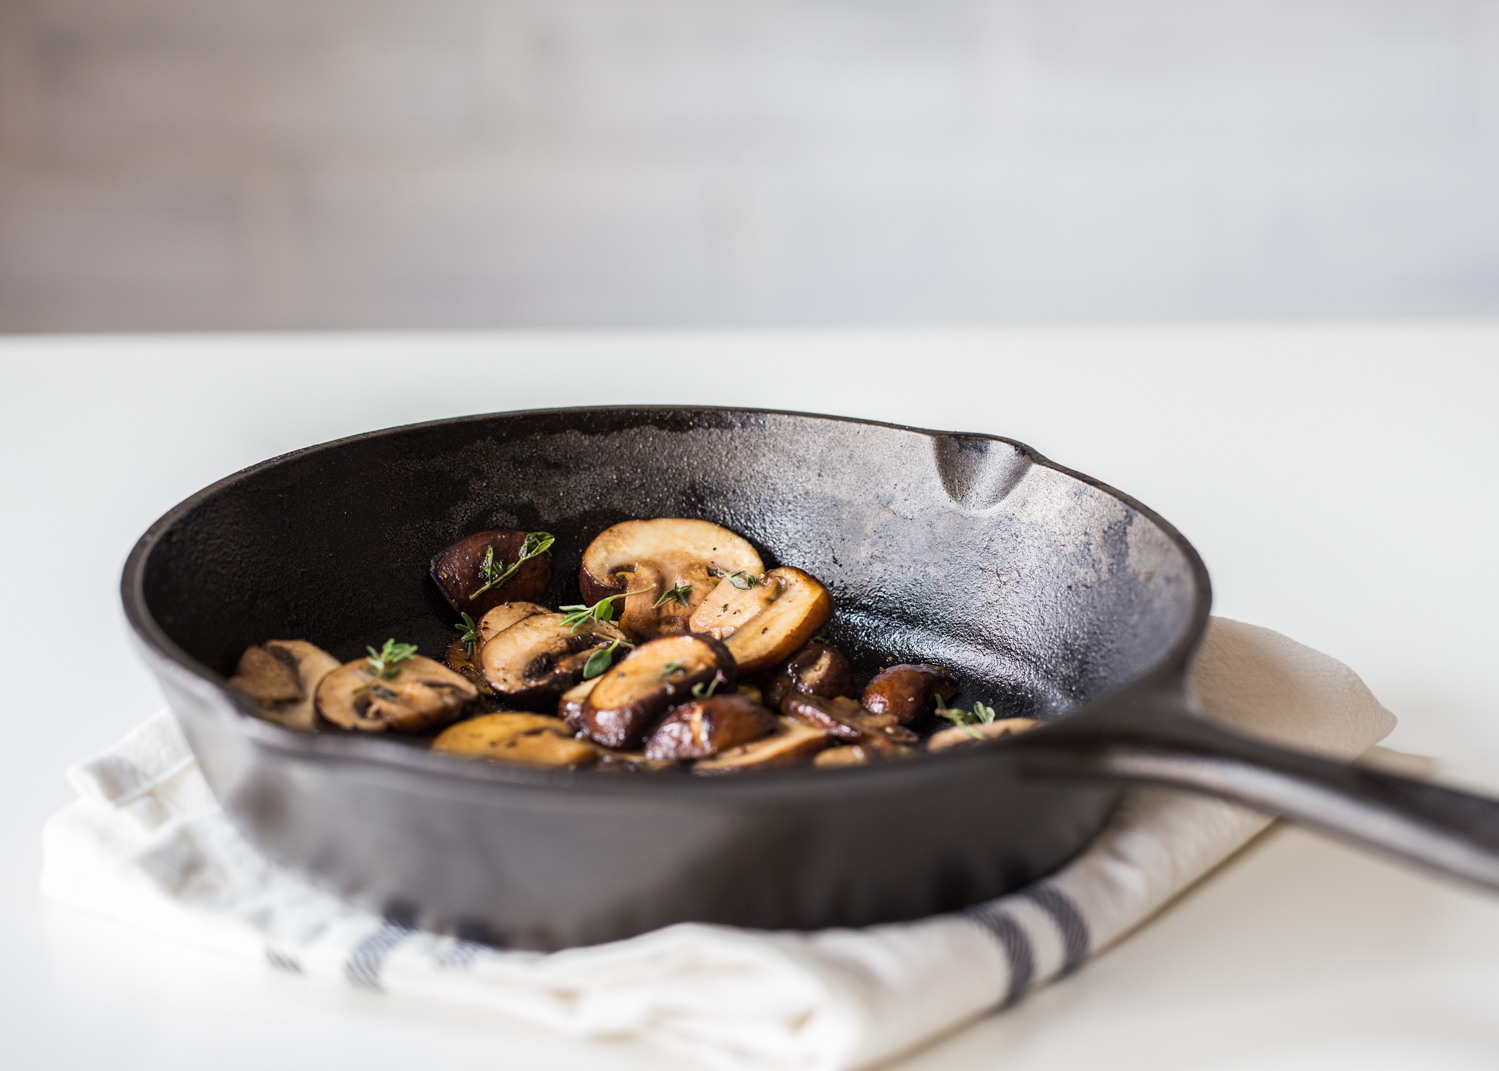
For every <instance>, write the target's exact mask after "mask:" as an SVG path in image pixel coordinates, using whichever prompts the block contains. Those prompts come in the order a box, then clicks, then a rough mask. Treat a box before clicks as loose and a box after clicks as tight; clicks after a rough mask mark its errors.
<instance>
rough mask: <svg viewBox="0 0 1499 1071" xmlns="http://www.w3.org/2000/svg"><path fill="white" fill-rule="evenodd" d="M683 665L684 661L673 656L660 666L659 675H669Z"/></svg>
mask: <svg viewBox="0 0 1499 1071" xmlns="http://www.w3.org/2000/svg"><path fill="white" fill-rule="evenodd" d="M683 665H684V662H683V660H682V659H680V658H674V659H672V660H671V661H670V662H668V663H666V665H664V666H662V667H661V676H663V677H670V676H671V675H672V674H673V673H675V672H676V671H677V670H679V669H681V668H682V666H683Z"/></svg>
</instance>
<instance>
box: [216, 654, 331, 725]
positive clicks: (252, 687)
mask: <svg viewBox="0 0 1499 1071" xmlns="http://www.w3.org/2000/svg"><path fill="white" fill-rule="evenodd" d="M337 668H338V659H336V658H334V657H333V656H332V655H331V654H329V653H328V652H327V651H325V650H323V649H322V648H321V647H318V646H317V645H315V644H311V643H308V642H307V641H306V640H268V641H266V643H265V644H263V645H262V646H260V647H247V648H245V653H244V654H242V655H240V657H239V665H238V666H237V667H235V670H234V676H232V677H230V678H229V684H230V685H231V686H232V687H234V688H238V689H239V690H240V691H241V692H244V693H245V694H246V695H248V696H249V697H250V698H251V699H253V700H255V702H256V704H257V705H258V706H259V707H260V716H261V717H262V718H265V719H266V720H267V721H273V722H275V723H276V724H277V725H284V726H286V728H288V729H296V730H297V731H299V732H304V733H310V732H313V731H314V730H315V729H316V728H317V713H316V711H315V710H314V709H313V696H314V695H315V694H316V692H317V687H318V685H319V684H321V683H322V680H323V678H324V677H326V676H327V675H328V674H330V673H332V672H333V671H334V670H335V669H337Z"/></svg>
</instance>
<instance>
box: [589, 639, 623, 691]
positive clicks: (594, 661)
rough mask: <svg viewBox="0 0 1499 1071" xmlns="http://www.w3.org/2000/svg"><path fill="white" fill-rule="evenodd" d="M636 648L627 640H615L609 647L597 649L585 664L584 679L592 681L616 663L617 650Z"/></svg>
mask: <svg viewBox="0 0 1499 1071" xmlns="http://www.w3.org/2000/svg"><path fill="white" fill-rule="evenodd" d="M634 646H635V645H634V644H633V643H629V642H627V641H625V640H615V641H614V642H613V643H611V644H610V645H609V646H608V647H598V648H595V649H594V652H593V654H591V655H589V656H588V661H587V662H584V663H583V679H584V680H585V681H587V680H592V679H593V678H594V677H597V676H598V675H599V674H600V673H603V672H604V671H605V670H606V669H608V668H609V667H610V665H612V664H613V662H614V651H615V648H618V647H634Z"/></svg>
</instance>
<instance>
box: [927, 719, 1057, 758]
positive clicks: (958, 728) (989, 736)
mask: <svg viewBox="0 0 1499 1071" xmlns="http://www.w3.org/2000/svg"><path fill="white" fill-rule="evenodd" d="M1044 724H1046V723H1045V722H1041V721H1037V720H1036V719H1035V718H1001V719H1000V720H999V721H991V722H980V723H979V724H977V725H954V726H953V727H952V728H951V729H943V730H941V731H940V732H935V733H933V734H932V735H931V736H929V737H928V738H927V742H926V748H927V750H928V751H946V750H947V749H949V748H954V747H963V746H965V745H967V744H978V743H982V742H983V741H985V740H999V739H1002V738H1003V737H1006V736H1018V735H1019V734H1021V733H1024V732H1029V731H1030V730H1032V729H1034V728H1036V727H1037V726H1038V725H1044Z"/></svg>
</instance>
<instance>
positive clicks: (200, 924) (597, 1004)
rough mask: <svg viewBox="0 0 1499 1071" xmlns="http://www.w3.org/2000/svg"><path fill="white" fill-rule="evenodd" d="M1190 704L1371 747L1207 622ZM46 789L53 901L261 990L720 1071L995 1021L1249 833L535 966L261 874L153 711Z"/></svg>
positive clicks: (1329, 685) (1360, 697) (1301, 686)
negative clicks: (560, 1037)
mask: <svg viewBox="0 0 1499 1071" xmlns="http://www.w3.org/2000/svg"><path fill="white" fill-rule="evenodd" d="M1192 684H1193V687H1194V688H1195V690H1196V693H1197V696H1198V699H1199V701H1200V702H1201V704H1202V706H1203V708H1204V709H1205V710H1206V711H1207V712H1209V713H1210V714H1211V715H1212V716H1213V717H1215V718H1217V719H1220V720H1222V721H1224V722H1226V723H1228V724H1230V725H1233V726H1236V727H1238V728H1240V729H1243V730H1245V731H1247V732H1252V733H1255V734H1258V735H1261V736H1264V737H1267V738H1269V739H1271V740H1275V741H1279V742H1281V743H1285V744H1290V745H1293V746H1296V747H1301V748H1306V749H1309V750H1312V751H1318V752H1321V753H1324V754H1326V755H1330V756H1334V757H1337V758H1341V759H1350V758H1353V757H1355V756H1357V755H1360V754H1362V753H1363V752H1364V751H1365V750H1366V749H1368V748H1369V747H1371V746H1372V745H1373V744H1374V743H1375V742H1376V741H1378V740H1380V739H1382V738H1383V737H1384V736H1385V735H1387V734H1388V733H1389V732H1390V730H1391V729H1393V728H1394V725H1395V719H1394V717H1393V716H1392V715H1391V714H1390V713H1389V712H1388V711H1386V710H1385V709H1384V708H1383V707H1381V706H1380V705H1379V703H1378V702H1377V701H1376V700H1375V698H1374V696H1373V695H1371V694H1370V692H1369V690H1368V688H1366V687H1365V686H1364V684H1363V683H1362V682H1361V681H1360V680H1359V679H1358V677H1357V676H1355V675H1354V674H1353V672H1352V671H1351V670H1349V669H1348V668H1347V667H1346V666H1344V665H1342V664H1341V663H1339V662H1336V661H1334V660H1333V659H1331V658H1328V657H1327V656H1326V655H1322V654H1319V653H1318V652H1316V651H1313V650H1310V649H1309V648H1306V647H1303V646H1301V645H1300V644H1297V643H1294V642H1292V641H1291V640H1288V639H1286V638H1285V637H1284V636H1281V635H1279V634H1277V633H1274V632H1271V631H1269V630H1267V629H1262V628H1257V627H1255V626H1252V625H1245V624H1241V623H1239V622H1235V621H1228V620H1224V619H1221V618H1215V619H1214V620H1213V622H1212V626H1211V628H1210V629H1209V631H1208V635H1207V641H1206V643H1205V645H1204V647H1203V650H1202V653H1201V656H1200V657H1199V658H1198V660H1197V664H1196V666H1195V668H1194V670H1193V673H1192ZM67 776H68V779H69V781H70V782H71V783H72V784H73V786H74V787H75V788H76V789H77V790H78V794H79V799H78V800H76V801H75V802H74V803H72V804H69V805H68V806H67V807H65V808H64V809H63V810H61V811H59V812H58V813H57V814H56V815H54V816H53V817H52V818H51V819H50V820H49V821H48V823H47V825H46V828H45V830H44V832H43V842H44V853H45V854H44V858H45V862H44V865H43V872H42V889H43V891H44V892H45V893H46V894H47V895H48V896H50V897H51V898H53V899H54V900H57V901H59V902H61V903H65V904H69V905H72V906H75V907H78V908H81V909H83V910H86V911H90V912H93V913H96V914H100V915H105V916H108V917H110V918H114V919H117V920H119V921H121V922H126V923H130V924H133V925H135V926H138V927H141V928H144V929H146V930H149V931H151V932H153V933H156V934H159V935H160V936H162V937H164V938H168V939H172V940H177V941H185V942H188V943H191V944H195V945H199V946H202V947H204V948H209V949H214V950H217V951H220V952H227V953H231V954H234V955H239V956H244V957H246V958H250V959H260V960H264V961H266V962H268V963H269V964H270V965H271V966H273V967H275V968H278V969H280V970H284V971H292V972H300V973H305V974H309V975H324V976H333V977H342V978H344V979H346V980H347V981H348V982H349V983H351V984H353V985H357V986H363V987H367V988H370V989H378V990H384V991H385V992H387V993H390V994H399V995H402V996H416V997H422V998H426V999H432V1000H441V1001H447V1002H451V1003H453V1004H459V1005H464V1006H467V1007H470V1008H481V1009H486V1010H490V1011H493V1012H495V1013H497V1014H499V1015H504V1016H509V1017H513V1018H517V1019H522V1020H526V1021H528V1022H531V1023H534V1024H539V1025H542V1026H545V1027H549V1028H552V1029H554V1030H558V1031H561V1032H564V1033H567V1034H571V1035H575V1036H578V1037H585V1038H597V1037H611V1036H622V1035H629V1036H634V1037H637V1038H639V1039H641V1040H644V1041H647V1042H650V1043H653V1044H656V1045H659V1046H661V1047H663V1048H666V1049H670V1050H672V1051H675V1052H678V1053H685V1054H689V1055H691V1056H694V1057H696V1058H698V1059H700V1060H701V1061H703V1062H705V1063H708V1064H711V1065H714V1066H718V1067H730V1068H778V1069H779V1068H785V1069H816V1071H824V1069H826V1071H841V1069H845V1068H857V1067H862V1066H865V1065H868V1064H871V1063H875V1062H877V1061H880V1060H883V1059H888V1058H889V1057H891V1056H894V1055H896V1054H899V1053H901V1052H904V1051H906V1050H908V1049H911V1048H912V1047H914V1046H916V1045H919V1044H921V1043H922V1042H924V1041H927V1040H929V1039H931V1038H933V1037H935V1036H936V1035H938V1034H940V1033H943V1032H945V1031H947V1030H950V1029H952V1028H954V1027H956V1026H958V1025H959V1024H962V1023H964V1022H966V1021H968V1020H970V1019H973V1018H975V1017H977V1016H980V1015H983V1014H984V1013H986V1012H990V1011H993V1010H995V1009H997V1008H1002V1007H1004V1006H1006V1005H1008V1004H1010V1003H1012V1002H1014V1001H1015V1000H1017V999H1019V998H1020V997H1021V996H1023V995H1024V994H1025V993H1026V992H1027V991H1029V990H1031V989H1034V988H1035V987H1037V986H1040V985H1042V984H1044V983H1046V982H1048V981H1050V980H1051V979H1053V978H1056V977H1058V976H1059V975H1061V974H1065V973H1066V972H1068V971H1070V970H1072V969H1074V968H1076V967H1078V966H1080V965H1081V964H1082V963H1083V962H1084V961H1085V960H1086V959H1087V958H1088V957H1089V956H1091V955H1093V954H1095V953H1097V952H1098V951H1100V950H1101V949H1103V948H1106V947H1107V946H1109V945H1110V944H1112V943H1113V942H1115V941H1117V940H1119V939H1120V938H1121V937H1122V936H1124V935H1125V934H1126V933H1128V932H1129V931H1130V930H1132V929H1133V928H1134V927H1136V926H1138V925H1140V924H1141V923H1142V922H1143V921H1145V920H1146V919H1148V918H1149V917H1150V916H1152V915H1153V914H1155V913H1156V912H1157V911H1159V910H1160V909H1161V907H1162V906H1164V905H1165V904H1166V903H1168V902H1169V901H1170V900H1171V899H1172V898H1174V897H1175V896H1177V895H1178V894H1180V893H1181V892H1182V891H1183V890H1184V889H1186V888H1187V887H1189V886H1190V885H1192V884H1193V883H1194V882H1196V881H1197V880H1198V879H1199V878H1201V877H1202V876H1203V875H1205V874H1206V873H1208V872H1209V871H1210V870H1212V869H1213V868H1214V867H1216V866H1217V865H1218V864H1219V863H1221V862H1223V860H1224V859H1226V858H1227V857H1228V856H1230V855H1232V854H1233V853H1234V852H1235V851H1237V850H1238V849H1239V848H1240V847H1242V846H1243V845H1244V843H1245V842H1246V841H1248V840H1249V839H1250V838H1252V837H1253V836H1254V835H1255V834H1256V833H1258V832H1259V831H1260V830H1262V829H1263V828H1264V827H1265V826H1266V825H1267V824H1268V823H1269V819H1267V818H1265V817H1263V816H1261V815H1258V814H1254V813H1252V812H1249V811H1246V810H1243V809H1242V808H1239V807H1235V806H1231V805H1228V804H1224V803H1219V802H1217V801H1214V800H1208V799H1203V798H1200V797H1195V796H1190V795H1185V794H1180V793H1176V792H1170V791H1164V790H1155V789H1142V790H1137V791H1134V792H1131V793H1130V794H1128V795H1127V796H1126V798H1125V801H1124V802H1123V804H1122V805H1121V807H1120V809H1119V810H1118V811H1117V812H1116V814H1115V816H1114V817H1113V819H1112V820H1111V822H1110V824H1109V825H1108V826H1107V828H1106V829H1105V830H1104V831H1103V832H1102V833H1101V834H1100V835H1099V837H1098V838H1097V839H1096V841H1095V842H1094V843H1093V844H1092V845H1091V846H1090V847H1089V848H1088V849H1086V850H1085V851H1084V852H1083V853H1082V854H1081V855H1080V856H1078V857H1077V858H1076V859H1075V860H1073V861H1072V862H1071V863H1069V864H1068V865H1067V866H1066V867H1064V868H1063V869H1062V870H1060V871H1059V872H1057V873H1056V874H1053V875H1052V876H1051V877H1049V878H1047V879H1045V880H1043V881H1041V882H1039V883H1037V884H1035V885H1033V886H1031V887H1029V888H1026V889H1023V890H1021V891H1020V892H1017V893H1014V894H1011V895H1009V896H1005V897H1001V898H1000V899H998V900H994V901H990V902H989V903H986V904H982V905H979V906H978V907H975V908H973V909H970V910H969V911H967V912H964V913H961V914H953V915H943V916H937V917H933V918H928V919H923V920H920V921H917V922H910V923H902V924H896V925H887V926H877V927H873V928H870V929H866V930H826V931H822V932H818V933H764V932H756V931H748V930H736V929H731V928H727V927H720V926H706V925H694V924H684V925H677V926H670V927H667V928H666V929H663V930H658V931H656V932H654V933H649V934H645V935H644V936H641V937H636V938H633V939H631V940H627V941H620V942H617V943H614V944H609V945H601V946H596V947H592V948H583V949H573V950H570V951H565V952H557V953H553V954H550V955H546V954H541V953H532V952H507V951H501V950H496V949H492V948H488V947H485V946H481V945H476V944H473V943H470V942H465V941H460V940H457V939H455V938H452V937H445V936H439V935H436V934H431V933H425V932H419V931H413V930H409V929H405V928H403V927H400V926H396V925H394V924H392V923H389V922H385V921H383V920H382V919H380V918H378V917H376V916H374V915H371V914H369V913H367V912H365V911H363V910H360V909H358V908H354V907H351V906H349V905H348V904H346V903H343V902H342V901H339V900H336V899H334V898H332V897H330V896H328V895H326V894H324V893H322V892H319V891H317V890H315V889H313V888H311V887H310V886H309V885H307V884H306V883H305V882H303V881H302V880H301V879H299V878H297V877H294V876H293V875H291V874H288V873H287V872H285V871H283V870H281V869H279V868H278V867H276V866H274V865H273V864H271V863H269V862H267V861H266V860H265V859H263V858H261V857H260V856H259V855H258V854H257V853H256V852H255V850H254V849H253V848H252V847H251V846H250V845H249V844H248V843H247V842H246V841H245V840H244V839H243V838H242V837H241V836H240V835H239V833H238V832H237V831H236V830H235V829H234V827H233V826H232V825H230V823H229V822H228V820H227V819H226V818H225V816H224V814H223V812H222V811H221V810H220V809H219V807H218V805H217V804H216V803H215V801H214V799H213V796H212V794H211V793H210V792H209V790H208V786H207V784H206V782H205V781H204V780H203V777H202V774H201V773H200V772H199V770H198V767H197V764H196V762H195V761H194V760H193V757H192V753H191V752H190V751H189V750H188V747H187V744H186V741H185V740H184V739H183V737H182V734H181V732H180V730H179V729H178V727H177V723H176V722H175V721H174V720H173V719H172V717H171V715H170V714H169V713H168V712H166V711H162V712H161V713H158V714H157V715H155V716H154V717H152V718H150V719H149V720H147V721H146V722H145V723H144V724H142V725H140V726H139V727H137V728H136V729H135V730H134V731H132V732H131V733H130V735H128V736H127V737H125V739H124V740H122V741H120V742H119V743H118V744H116V745H115V746H114V747H113V748H111V749H109V750H108V751H107V752H105V753H104V754H102V755H100V756H98V757H96V758H93V759H90V760H87V761H85V762H81V763H79V764H78V765H76V766H74V767H72V768H70V769H69V770H68V772H67Z"/></svg>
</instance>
